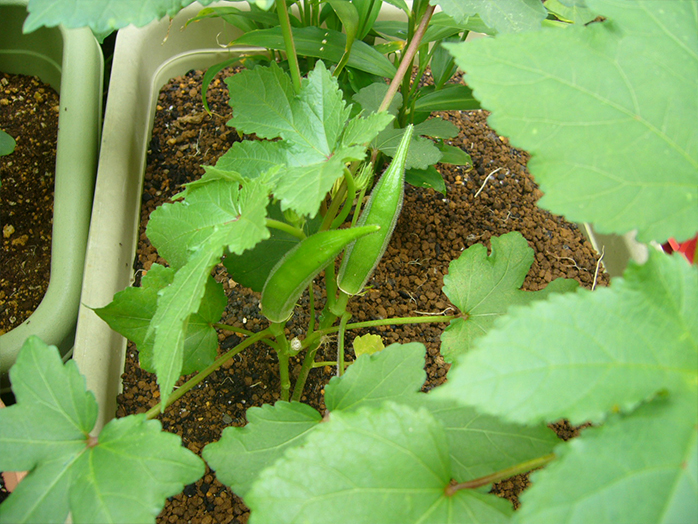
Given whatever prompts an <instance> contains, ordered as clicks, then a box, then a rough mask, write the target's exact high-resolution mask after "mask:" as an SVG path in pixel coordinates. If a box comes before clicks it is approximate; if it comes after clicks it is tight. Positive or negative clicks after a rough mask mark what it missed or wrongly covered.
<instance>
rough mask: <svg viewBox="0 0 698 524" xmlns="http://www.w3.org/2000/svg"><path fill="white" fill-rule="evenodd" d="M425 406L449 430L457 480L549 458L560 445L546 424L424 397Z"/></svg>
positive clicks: (475, 477) (447, 431)
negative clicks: (520, 421)
mask: <svg viewBox="0 0 698 524" xmlns="http://www.w3.org/2000/svg"><path fill="white" fill-rule="evenodd" d="M423 398H425V399H426V400H425V401H423V405H424V406H425V407H426V408H427V409H428V410H429V411H430V412H431V414H432V415H433V416H434V417H435V418H436V420H438V421H439V422H441V424H442V425H443V427H444V429H445V430H446V436H447V437H448V442H449V449H450V454H451V468H452V470H453V472H452V475H453V478H455V479H458V480H459V481H461V482H463V481H467V480H473V479H477V478H480V477H484V476H486V475H491V474H492V473H494V472H496V471H501V470H503V469H506V468H509V467H512V466H515V465H517V464H521V463H523V462H526V461H529V460H532V459H535V458H537V457H541V456H543V455H547V454H548V453H550V452H552V450H553V448H555V446H557V445H558V444H559V443H560V439H558V438H557V435H555V432H554V431H553V430H551V429H550V428H549V427H548V426H546V425H545V424H539V425H536V426H523V425H520V424H513V423H511V422H503V421H502V420H500V419H498V418H496V417H493V416H491V415H483V414H481V413H478V412H477V411H476V410H475V409H474V408H472V407H470V406H463V405H462V404H459V403H457V402H455V401H451V400H444V399H437V398H434V395H424V396H423Z"/></svg>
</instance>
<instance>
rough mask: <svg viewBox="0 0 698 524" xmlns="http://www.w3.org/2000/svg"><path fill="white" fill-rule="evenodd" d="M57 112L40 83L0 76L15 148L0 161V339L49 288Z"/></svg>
mask: <svg viewBox="0 0 698 524" xmlns="http://www.w3.org/2000/svg"><path fill="white" fill-rule="evenodd" d="M58 109H59V105H58V94H57V93H56V92H55V91H54V90H53V89H52V88H51V87H50V86H48V85H45V84H43V83H41V81H40V80H39V79H37V78H35V77H28V76H23V75H9V74H5V73H0V129H2V130H4V131H5V132H7V133H8V134H10V135H11V136H12V137H13V138H14V139H15V141H16V142H17V145H16V147H15V150H14V152H13V153H12V154H11V155H8V156H0V182H1V183H2V187H0V224H1V225H2V254H1V255H0V335H1V334H3V333H6V332H8V331H10V330H11V329H13V328H14V327H16V326H18V325H19V324H21V323H22V322H24V321H25V320H26V319H27V318H28V317H29V316H30V315H31V314H32V313H33V312H34V310H35V309H36V307H37V306H38V305H39V303H40V302H41V300H42V298H43V296H44V294H45V293H46V289H47V288H48V282H49V276H50V269H51V228H52V222H53V181H54V172H55V168H56V138H57V133H58Z"/></svg>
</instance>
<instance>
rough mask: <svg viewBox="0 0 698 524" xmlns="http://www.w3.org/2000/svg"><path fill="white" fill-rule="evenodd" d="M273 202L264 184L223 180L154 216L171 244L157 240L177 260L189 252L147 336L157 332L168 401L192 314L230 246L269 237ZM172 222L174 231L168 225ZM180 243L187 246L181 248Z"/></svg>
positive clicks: (156, 358)
mask: <svg viewBox="0 0 698 524" xmlns="http://www.w3.org/2000/svg"><path fill="white" fill-rule="evenodd" d="M267 201H268V196H267V189H266V187H265V186H264V185H261V184H249V185H246V186H245V187H243V188H242V189H238V186H237V184H230V183H228V182H226V181H223V180H217V181H214V182H211V183H210V184H206V185H204V186H201V187H198V188H196V189H195V190H192V191H190V192H189V193H188V195H187V198H186V200H185V201H184V202H177V203H175V204H170V205H164V206H161V207H160V208H159V209H158V210H157V211H154V212H153V214H152V215H151V219H150V222H149V224H148V228H149V229H151V231H152V232H158V233H161V234H160V236H158V239H162V238H168V241H169V242H170V243H158V245H156V242H155V241H153V244H154V245H156V247H158V249H160V248H161V246H164V247H166V248H167V250H168V252H170V253H174V254H176V255H177V256H182V258H181V259H177V261H181V260H183V255H184V254H185V249H183V248H186V254H187V255H188V258H187V259H186V263H184V264H183V265H182V266H181V267H180V268H179V269H178V270H177V273H176V274H175V276H174V280H173V281H172V284H170V285H169V286H167V287H166V288H164V289H163V290H162V291H161V292H160V293H159V298H158V302H157V310H156V312H155V314H154V316H153V319H152V321H151V323H150V327H149V330H148V333H147V334H146V337H149V336H154V342H153V366H154V368H155V370H156V373H157V376H158V384H159V385H160V394H161V398H162V399H167V397H168V396H169V394H170V392H171V391H172V388H173V386H174V384H175V382H176V381H177V379H178V378H179V377H180V375H181V372H182V367H183V364H184V339H185V336H186V329H187V325H188V322H189V318H190V316H191V315H192V313H195V312H196V311H197V310H198V309H199V306H200V304H201V299H202V298H203V296H204V292H205V284H206V281H207V280H208V278H209V274H210V272H211V270H212V269H213V267H214V266H215V265H216V264H217V263H218V262H220V259H221V256H222V255H223V253H224V250H225V249H227V250H229V251H231V252H233V253H241V252H242V251H244V250H245V249H249V248H251V247H253V246H254V245H255V244H257V243H258V242H260V241H261V240H264V239H265V238H268V237H269V231H268V230H267V228H266V225H265V222H266V205H267ZM163 209H164V210H163ZM158 211H159V212H160V213H159V214H157V215H156V213H158ZM154 215H156V216H157V220H155V218H153V216H154ZM154 220H155V223H153V221H154ZM168 226H169V228H170V230H169V231H168V230H167V229H165V228H167V227H168ZM177 228H178V229H177ZM151 240H152V237H151ZM176 241H179V242H181V243H182V244H183V246H175V245H174V242H176ZM170 248H172V249H170ZM163 406H164V404H163Z"/></svg>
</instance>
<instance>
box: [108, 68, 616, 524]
mask: <svg viewBox="0 0 698 524" xmlns="http://www.w3.org/2000/svg"><path fill="white" fill-rule="evenodd" d="M227 74H230V72H229V71H224V72H223V73H221V74H219V75H218V76H217V77H216V79H215V80H214V81H213V82H212V84H211V86H210V89H209V94H208V99H209V103H210V107H211V109H212V111H213V113H212V115H207V114H206V113H205V112H204V111H203V108H202V105H201V93H200V81H201V76H202V73H201V72H196V71H193V72H190V73H189V74H187V75H185V76H182V77H177V78H175V79H173V80H172V81H171V82H170V83H169V84H167V85H166V86H165V87H163V89H162V91H161V92H160V96H159V99H158V104H157V114H156V116H155V123H154V128H153V137H152V141H151V144H150V149H149V152H148V161H147V167H146V174H145V185H144V192H143V201H142V215H141V216H142V219H141V220H142V222H141V229H140V240H139V246H138V254H137V258H136V261H135V269H136V270H137V279H136V285H138V284H139V281H140V276H142V274H143V273H144V272H145V271H147V270H148V269H149V268H150V267H151V265H152V264H153V263H155V262H158V263H160V264H165V262H164V260H162V259H161V258H159V257H158V254H157V252H156V251H155V249H154V248H153V247H152V246H151V245H150V242H149V241H148V239H147V238H146V235H145V227H146V225H147V222H148V217H149V215H150V213H151V212H152V211H153V210H154V209H155V208H156V207H157V206H158V205H160V204H161V203H163V202H165V201H167V200H168V199H170V198H171V197H172V196H173V195H174V194H176V193H178V192H179V191H180V190H181V186H182V184H184V183H186V182H188V181H191V180H195V179H197V178H198V177H200V176H201V175H202V174H203V169H202V168H201V167H200V166H201V165H207V164H214V163H215V161H216V160H217V158H218V157H219V156H220V155H221V154H222V153H223V152H225V150H226V149H227V148H228V147H229V146H230V145H231V144H232V143H233V142H234V141H236V140H239V139H240V138H239V137H238V134H237V132H236V131H235V130H233V129H232V128H230V127H227V126H226V122H227V121H228V120H229V118H230V116H231V109H230V107H229V106H228V105H227V99H228V97H227V91H226V88H225V84H224V83H223V78H225V75H227ZM441 116H442V117H443V118H447V119H449V120H451V121H453V122H454V123H455V124H456V125H458V126H459V128H460V129H461V133H460V134H459V136H458V137H457V139H454V140H452V141H451V143H452V144H454V145H457V146H459V147H462V148H463V149H465V150H466V151H467V152H468V153H469V154H470V155H471V157H472V160H473V165H472V166H466V167H455V166H449V165H439V166H438V169H439V171H440V172H441V173H442V175H443V177H444V179H445V182H446V186H447V189H448V192H447V194H446V195H445V196H444V195H442V194H440V193H438V192H435V191H433V190H431V189H422V188H414V187H411V186H410V187H408V188H407V189H406V194H405V205H404V208H403V211H402V215H401V217H400V220H399V222H398V225H397V227H396V230H395V233H394V236H393V239H392V241H391V244H390V246H389V248H388V251H387V252H386V255H385V256H384V258H383V261H382V262H381V263H380V265H379V266H378V268H377V270H376V272H375V274H374V276H373V278H372V281H371V282H370V285H371V289H370V291H369V292H368V293H366V294H365V296H363V297H360V298H358V299H356V300H355V301H354V302H351V303H350V310H351V312H352V313H353V315H354V319H357V320H369V319H377V318H386V317H389V316H398V317H399V316H409V315H424V314H434V315H438V314H441V313H443V312H448V311H450V310H451V309H452V307H453V306H452V305H451V304H450V303H449V301H448V299H447V297H446V296H445V295H444V294H443V293H442V292H441V287H442V285H443V275H444V274H446V273H447V272H448V264H449V262H450V261H451V260H453V259H455V258H457V257H458V256H459V255H460V253H461V252H462V251H463V250H464V249H465V248H467V247H469V246H471V245H473V244H475V243H483V244H485V245H487V246H489V240H490V238H491V237H492V236H495V235H497V236H498V235H503V234H505V233H507V232H510V231H520V232H521V233H522V234H523V236H524V237H525V238H526V239H527V240H528V242H529V245H530V246H531V247H532V248H533V249H534V250H535V253H536V254H535V261H534V263H533V266H532V267H531V270H530V271H529V273H528V276H527V277H526V281H525V282H524V285H523V289H526V290H538V289H541V288H543V287H545V286H546V285H547V284H548V283H549V282H550V281H551V280H553V279H555V278H558V277H565V278H574V279H576V280H578V281H579V282H580V284H581V285H582V286H584V287H586V288H592V287H593V286H597V285H607V284H608V282H609V277H608V275H607V274H606V273H604V272H603V268H602V267H601V271H600V272H599V273H598V274H596V270H597V266H598V258H599V257H598V254H597V253H596V252H595V251H594V249H593V248H592V247H591V245H590V243H589V242H588V241H587V240H586V238H585V237H584V235H583V234H582V232H581V231H580V230H579V228H578V227H577V226H576V225H575V224H571V223H569V222H567V221H566V220H565V219H564V218H563V217H559V216H554V215H551V214H550V213H548V212H546V211H543V210H541V209H539V208H538V207H536V201H537V200H538V198H539V197H540V196H541V192H540V191H539V189H538V188H537V186H536V184H535V182H534V181H533V179H532V178H531V176H530V175H529V173H528V172H527V170H526V162H527V160H528V156H527V154H526V153H525V152H523V151H519V150H516V149H514V148H512V147H511V146H510V145H509V143H508V140H507V139H506V138H504V137H500V136H497V134H496V133H495V132H494V131H492V130H491V129H490V128H489V127H488V126H487V123H486V118H487V113H486V112H484V111H469V112H452V113H443V114H441ZM214 274H215V276H216V278H217V279H218V280H219V281H220V282H221V283H222V284H223V285H224V287H225V289H226V292H227V294H228V296H229V297H230V300H229V304H228V307H227V308H226V311H225V313H224V316H223V320H222V322H224V323H226V324H231V325H234V326H238V327H244V328H245V329H248V330H252V331H256V330H259V329H262V328H264V327H265V326H266V321H264V320H263V319H261V318H260V317H259V315H258V311H259V308H258V304H259V295H258V294H257V293H254V292H252V291H250V290H248V289H246V288H243V287H242V286H238V285H237V284H236V283H235V282H234V281H232V280H231V279H230V278H229V277H228V276H227V273H226V272H225V269H224V268H223V267H222V266H219V267H218V268H217V269H216V270H215V271H214ZM322 293H323V288H322V287H321V285H320V284H316V287H315V297H316V307H318V308H319V307H322V305H323V300H322V298H320V297H322ZM306 303H307V297H305V296H304V297H303V298H302V300H301V306H304V305H305V304H306ZM307 320H308V319H307V313H306V312H305V311H304V310H303V309H302V307H301V308H300V311H299V312H298V313H297V314H295V315H294V317H293V318H292V320H291V321H290V322H289V323H288V325H287V331H288V333H289V334H291V335H296V334H302V333H303V326H305V325H307ZM445 327H446V325H445V324H430V325H420V326H401V327H395V328H392V327H385V328H378V329H373V330H371V331H370V332H374V333H378V334H380V335H381V336H382V337H383V339H384V342H385V344H386V345H388V344H390V343H393V342H408V341H420V342H423V343H424V344H425V345H426V347H427V358H426V368H425V369H426V371H427V377H428V378H427V382H426V384H425V386H424V390H425V391H428V390H430V389H432V388H434V387H436V386H438V385H439V384H442V383H443V382H444V381H445V379H446V373H447V371H448V367H449V366H448V364H446V363H445V362H444V360H443V358H442V357H441V355H440V354H439V341H440V338H439V337H440V334H441V332H442V330H443V329H444V328H445ZM359 334H362V332H357V333H351V334H348V335H347V341H346V345H347V347H348V348H351V340H352V339H353V337H354V336H356V335H359ZM219 341H220V352H221V353H222V352H225V351H226V350H227V349H228V348H231V347H233V346H234V345H236V344H237V343H238V342H239V341H240V339H239V338H238V337H237V335H235V334H228V333H220V334H219ZM333 345H334V343H332V344H328V347H325V348H321V349H320V351H319V352H318V356H317V360H334V358H335V357H334V355H333V353H332V347H330V346H333ZM347 353H348V354H347V359H348V360H351V356H353V353H352V352H351V350H349V351H348V352H347ZM350 353H351V355H350ZM299 369H300V361H299V360H298V359H296V360H292V362H291V375H292V379H293V378H294V377H295V376H297V373H298V371H299ZM332 374H333V369H331V368H330V367H329V366H327V367H324V368H317V369H314V370H313V371H311V373H310V377H309V380H308V383H307V386H306V390H305V395H304V396H303V401H304V402H307V403H309V404H310V405H312V406H313V407H315V408H317V409H319V410H320V411H321V412H322V411H324V409H325V406H324V403H323V399H322V394H323V387H324V385H325V384H326V383H327V382H328V381H329V379H330V378H331V377H332ZM186 378H188V377H185V379H186ZM183 380H184V379H183ZM279 386H280V384H279V380H278V362H277V360H276V358H275V355H274V353H273V351H271V350H270V349H269V348H267V347H266V346H263V345H256V346H253V347H251V348H249V349H247V350H246V351H245V352H243V353H241V354H239V355H237V356H236V357H234V358H233V359H231V360H230V361H228V362H227V363H226V364H225V365H224V366H223V367H222V368H221V369H220V370H218V371H216V372H215V373H213V374H212V375H211V376H209V377H208V378H207V379H206V380H205V381H203V382H202V383H201V384H200V385H199V386H197V387H196V388H195V389H194V390H193V391H191V392H189V393H188V394H187V395H185V396H184V397H183V398H181V399H180V400H178V401H177V402H176V403H175V404H173V406H172V407H170V408H169V409H168V410H167V412H166V413H165V414H164V415H161V417H160V420H161V421H162V424H163V427H164V429H166V430H167V431H170V432H174V433H176V434H178V435H180V436H181V437H182V440H183V443H184V445H185V446H187V447H188V448H189V449H190V450H192V451H193V452H195V453H199V454H200V453H201V450H202V449H203V448H204V446H205V445H206V444H207V443H209V442H213V441H216V440H218V439H220V436H221V432H222V431H223V429H224V428H225V427H226V426H229V425H233V426H243V425H244V424H245V411H246V410H247V408H249V407H251V406H259V405H261V404H263V403H270V402H271V403H273V402H274V401H276V400H278V398H279V393H278V391H279ZM159 400H160V399H159V393H158V390H157V384H156V381H155V378H154V376H153V375H151V374H149V373H147V372H145V371H144V370H142V369H141V368H140V367H139V365H138V350H137V349H136V348H135V347H134V346H133V345H132V344H131V345H129V348H128V351H127V360H126V370H125V373H124V375H123V393H122V394H121V395H120V396H119V407H118V412H117V416H119V417H123V416H125V415H128V414H132V413H140V412H144V411H146V410H147V409H149V408H150V407H152V406H153V405H155V404H156V403H157V402H158V401H159ZM552 427H553V429H554V430H555V431H556V432H557V433H558V435H559V436H560V438H562V439H565V440H566V439H568V438H572V437H574V436H576V434H577V433H578V431H579V428H573V427H570V426H569V424H567V423H566V422H565V421H560V422H559V423H557V424H554V425H552ZM528 483H529V482H528V477H527V476H526V475H518V476H516V477H512V478H511V479H508V480H505V481H503V482H500V483H499V484H497V485H495V486H494V487H493V492H494V493H496V494H497V495H499V496H502V497H505V498H507V499H509V500H510V501H512V504H513V505H514V507H518V498H517V497H518V494H519V493H520V492H521V491H522V490H523V489H525V487H526V486H527V485H528ZM248 516H249V511H248V510H247V508H246V507H245V505H244V504H243V502H242V501H241V499H239V498H238V497H237V496H236V495H234V494H233V493H232V492H231V491H230V490H229V489H228V488H226V487H225V486H224V485H223V484H221V483H220V482H218V481H217V480H216V478H215V474H214V473H213V472H212V471H210V470H209V471H207V473H206V475H205V476H204V477H203V478H202V479H201V480H199V481H198V482H196V483H195V484H192V485H189V486H187V487H186V488H185V489H184V491H183V493H181V494H179V495H177V496H175V497H172V498H171V499H169V500H168V503H167V505H166V507H165V509H164V510H163V512H162V513H161V515H160V516H159V518H158V522H159V523H175V522H192V523H202V524H206V523H213V522H216V523H219V522H220V523H244V522H247V519H248Z"/></svg>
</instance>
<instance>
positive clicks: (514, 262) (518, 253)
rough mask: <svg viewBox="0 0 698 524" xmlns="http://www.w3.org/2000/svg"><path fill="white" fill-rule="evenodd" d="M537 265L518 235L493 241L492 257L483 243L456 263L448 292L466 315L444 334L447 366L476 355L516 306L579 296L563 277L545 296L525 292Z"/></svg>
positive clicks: (448, 279)
mask: <svg viewBox="0 0 698 524" xmlns="http://www.w3.org/2000/svg"><path fill="white" fill-rule="evenodd" d="M532 263H533V249H531V248H530V247H529V246H528V242H527V241H526V239H525V238H524V237H523V236H521V233H519V232H518V231H513V232H511V233H507V234H506V235H502V236H501V237H492V253H491V255H489V256H487V248H486V247H485V246H484V245H483V244H475V245H473V246H471V247H469V248H468V249H466V250H465V251H463V253H462V254H461V255H460V257H458V258H457V259H456V260H453V261H451V263H450V264H449V266H448V274H447V275H445V276H444V287H443V291H444V293H445V294H446V296H447V297H448V298H449V299H450V300H451V302H452V303H453V304H454V305H455V306H456V307H457V308H458V309H459V310H460V311H461V312H462V313H463V314H464V315H465V316H464V317H463V318H458V319H456V320H452V321H451V323H450V324H449V326H448V327H447V328H446V329H445V330H444V332H443V333H442V335H441V354H442V355H443V356H444V359H445V360H446V361H447V362H451V361H453V360H454V359H455V358H456V357H457V356H458V355H461V354H463V353H465V352H467V351H469V350H471V349H472V348H473V345H474V343H475V341H476V340H477V339H478V338H479V337H481V336H482V335H484V334H485V333H487V332H488V331H489V330H490V329H491V328H492V325H493V324H494V322H495V321H496V320H497V319H498V318H499V317H501V316H503V315H504V314H505V313H507V311H509V309H510V308H511V307H512V306H515V305H525V304H529V303H531V302H533V301H535V300H542V299H545V298H548V297H549V296H550V295H551V294H552V293H563V292H567V291H573V290H574V289H576V288H577V287H578V285H579V284H578V283H577V282H576V281H575V280H570V279H561V278H559V279H556V280H554V281H553V282H551V283H550V284H548V286H547V287H546V288H545V289H542V290H540V291H523V290H522V289H520V288H521V285H522V284H523V282H524V280H525V278H526V274H527V273H528V270H529V269H530V268H531V264H532Z"/></svg>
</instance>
